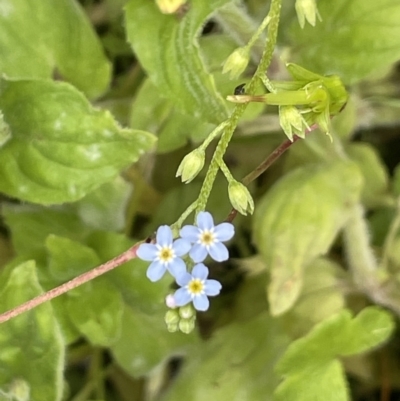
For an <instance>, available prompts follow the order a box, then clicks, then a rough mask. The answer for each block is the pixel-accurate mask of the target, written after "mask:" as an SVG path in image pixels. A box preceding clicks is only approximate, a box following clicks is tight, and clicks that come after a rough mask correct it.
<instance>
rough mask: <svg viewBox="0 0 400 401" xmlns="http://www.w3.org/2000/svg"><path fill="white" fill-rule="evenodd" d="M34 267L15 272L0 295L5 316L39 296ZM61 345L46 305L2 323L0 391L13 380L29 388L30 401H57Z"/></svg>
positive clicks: (60, 383) (29, 264)
mask: <svg viewBox="0 0 400 401" xmlns="http://www.w3.org/2000/svg"><path fill="white" fill-rule="evenodd" d="M42 292H43V291H42V288H41V286H40V284H39V282H38V279H37V275H36V269H35V263H34V262H33V261H29V262H26V263H23V264H22V265H20V266H18V267H16V268H14V270H13V271H12V272H11V274H10V276H9V279H8V281H7V283H5V284H3V291H2V292H1V293H0V299H1V311H2V312H4V311H6V310H8V309H10V308H12V307H15V306H17V305H19V304H21V303H23V302H25V301H27V300H29V299H32V298H34V297H35V296H37V295H39V294H41V293H42ZM63 369H64V343H63V340H62V337H61V333H60V329H59V326H58V323H57V321H56V319H55V318H54V315H53V310H52V307H51V305H50V304H49V303H46V304H43V305H41V306H40V307H38V308H36V309H33V310H31V311H29V312H25V313H24V314H22V315H20V316H17V317H16V318H14V319H12V320H10V321H8V322H6V323H2V324H1V327H0V387H1V388H6V387H8V386H10V385H11V384H12V382H13V381H14V380H15V379H22V380H24V381H26V382H27V383H28V385H29V386H30V395H31V397H30V400H31V401H43V400H52V401H53V400H54V401H60V400H61V398H62V392H63V383H64V382H63Z"/></svg>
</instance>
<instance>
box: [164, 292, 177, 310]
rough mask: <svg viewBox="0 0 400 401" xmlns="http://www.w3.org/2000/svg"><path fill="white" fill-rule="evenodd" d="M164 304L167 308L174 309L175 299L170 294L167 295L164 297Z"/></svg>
mask: <svg viewBox="0 0 400 401" xmlns="http://www.w3.org/2000/svg"><path fill="white" fill-rule="evenodd" d="M165 304H166V305H167V306H168V308H171V309H174V308H176V303H175V298H174V296H173V295H172V294H169V295H167V296H166V297H165Z"/></svg>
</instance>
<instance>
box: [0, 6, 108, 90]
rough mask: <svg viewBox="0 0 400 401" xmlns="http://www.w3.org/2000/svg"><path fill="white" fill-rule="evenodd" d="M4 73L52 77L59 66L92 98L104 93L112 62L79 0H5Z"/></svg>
mask: <svg viewBox="0 0 400 401" xmlns="http://www.w3.org/2000/svg"><path fill="white" fill-rule="evenodd" d="M0 53H1V54H2V57H1V60H0V72H1V73H2V74H5V75H6V76H8V77H10V78H51V77H52V76H53V75H54V72H55V70H57V72H58V73H59V74H60V75H61V76H62V77H63V78H65V79H66V80H68V81H70V82H71V83H72V84H74V85H75V86H76V87H78V88H79V89H80V90H82V91H83V92H85V93H86V94H87V95H88V96H89V97H96V96H99V95H100V94H101V93H102V92H104V91H105V89H106V88H107V86H108V84H109V81H110V79H111V66H110V63H109V61H108V60H107V59H106V57H105V55H104V52H103V50H102V48H101V44H100V41H99V40H98V38H97V36H96V34H95V32H94V30H93V28H92V27H91V25H90V22H89V20H88V18H87V17H86V15H85V13H84V12H83V10H82V8H81V7H80V5H79V4H78V2H77V1H75V0H57V1H56V2H54V0H40V1H39V2H35V3H32V2H30V1H25V0H1V1H0Z"/></svg>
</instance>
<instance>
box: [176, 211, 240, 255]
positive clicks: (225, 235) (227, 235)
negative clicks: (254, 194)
mask: <svg viewBox="0 0 400 401" xmlns="http://www.w3.org/2000/svg"><path fill="white" fill-rule="evenodd" d="M180 234H181V237H182V238H183V239H185V240H188V241H190V242H191V243H192V244H193V246H192V248H191V250H190V252H189V256H190V257H191V258H192V259H193V261H194V262H196V263H199V262H202V261H203V260H204V259H205V258H206V257H207V254H209V255H210V256H211V257H212V258H213V259H214V260H216V261H217V262H222V261H224V260H227V259H228V257H229V253H228V249H227V248H226V246H225V245H224V244H223V243H222V242H224V241H228V240H230V239H231V238H232V237H233V235H234V234H235V229H234V226H233V224H231V223H221V224H218V225H217V226H215V225H214V220H213V218H212V216H211V214H210V213H208V212H200V213H199V214H198V215H197V226H191V225H187V226H184V227H182V229H181V230H180Z"/></svg>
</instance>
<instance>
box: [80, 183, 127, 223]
mask: <svg viewBox="0 0 400 401" xmlns="http://www.w3.org/2000/svg"><path fill="white" fill-rule="evenodd" d="M131 193H132V185H131V184H129V183H128V182H126V181H125V180H124V179H123V178H121V177H120V176H117V177H116V178H115V179H114V180H113V181H111V182H107V183H105V184H103V185H102V186H101V187H99V188H97V189H96V190H95V191H93V192H91V193H90V194H88V195H86V196H85V197H84V198H83V199H81V200H80V201H79V202H77V204H76V207H77V211H78V214H79V216H80V218H81V220H82V221H83V222H84V223H85V224H86V225H87V226H88V227H92V228H94V229H99V230H110V231H120V230H122V229H123V228H124V225H125V219H126V216H125V215H126V206H127V203H128V200H129V197H130V195H131Z"/></svg>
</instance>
